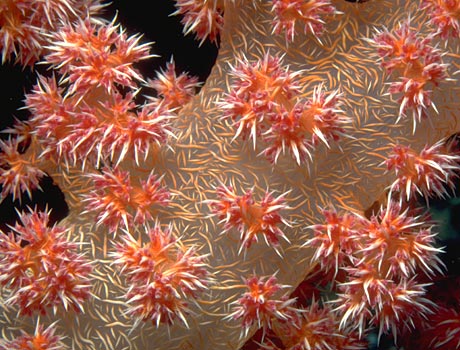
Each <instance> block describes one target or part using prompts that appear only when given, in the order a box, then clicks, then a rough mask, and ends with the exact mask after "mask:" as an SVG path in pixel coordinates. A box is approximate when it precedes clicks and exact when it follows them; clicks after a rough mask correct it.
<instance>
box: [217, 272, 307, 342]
mask: <svg viewBox="0 0 460 350" xmlns="http://www.w3.org/2000/svg"><path fill="white" fill-rule="evenodd" d="M244 283H245V288H246V289H247V291H246V292H245V293H243V295H242V296H241V297H240V298H239V299H238V300H236V301H235V302H234V303H233V311H232V313H230V314H229V315H228V316H226V318H227V319H231V318H233V319H236V320H241V326H242V328H241V337H246V336H247V334H248V332H249V331H250V330H251V328H252V326H254V325H257V327H258V328H261V327H263V329H264V331H266V330H269V329H272V324H273V322H275V321H278V322H294V321H296V320H297V318H298V314H297V310H296V308H295V307H294V306H293V304H294V303H295V299H290V298H289V297H288V295H287V294H281V295H280V291H281V290H282V289H283V288H286V287H287V286H283V285H281V284H279V283H278V281H277V279H276V277H275V276H270V277H259V276H251V277H249V278H247V279H246V280H244Z"/></svg>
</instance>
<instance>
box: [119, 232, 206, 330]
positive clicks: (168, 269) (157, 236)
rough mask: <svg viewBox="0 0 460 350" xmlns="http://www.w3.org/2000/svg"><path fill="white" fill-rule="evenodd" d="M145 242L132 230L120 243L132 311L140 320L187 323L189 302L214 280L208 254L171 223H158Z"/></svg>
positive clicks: (127, 293)
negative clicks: (184, 239) (188, 242)
mask: <svg viewBox="0 0 460 350" xmlns="http://www.w3.org/2000/svg"><path fill="white" fill-rule="evenodd" d="M147 234H148V236H149V242H147V243H145V244H142V242H141V240H136V239H135V238H134V237H132V236H131V235H130V234H129V233H128V232H126V233H125V234H124V235H123V238H122V242H121V243H118V244H117V245H116V252H115V253H114V254H113V256H114V258H115V262H114V263H115V264H116V265H118V266H119V268H120V272H121V273H122V274H124V275H125V276H126V284H127V292H126V295H125V298H126V301H127V303H128V305H129V306H128V310H127V311H128V313H129V314H130V315H132V316H134V317H136V318H137V321H136V322H137V323H138V322H140V321H152V322H153V324H155V325H156V326H157V327H158V326H159V325H160V324H161V323H165V324H172V323H173V322H174V321H175V319H176V318H179V319H180V320H181V321H182V322H183V323H184V324H185V325H187V319H186V315H187V314H188V313H189V309H188V305H189V304H190V303H191V302H194V301H195V300H196V298H197V297H198V295H199V294H200V293H201V292H202V291H204V290H205V289H206V288H207V286H208V285H209V283H210V279H209V275H208V272H207V269H206V264H205V256H200V255H197V253H196V250H195V248H194V247H186V246H184V245H183V244H182V243H181V242H180V241H179V240H178V239H177V238H176V237H174V235H173V233H172V231H171V227H169V228H166V229H165V230H162V229H161V227H160V226H159V224H155V226H154V227H153V228H152V229H149V230H148V232H147Z"/></svg>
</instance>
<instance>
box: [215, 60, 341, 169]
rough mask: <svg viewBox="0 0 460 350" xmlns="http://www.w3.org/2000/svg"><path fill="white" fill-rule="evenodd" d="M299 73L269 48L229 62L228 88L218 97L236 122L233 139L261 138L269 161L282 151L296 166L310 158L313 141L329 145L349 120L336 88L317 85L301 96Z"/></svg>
mask: <svg viewBox="0 0 460 350" xmlns="http://www.w3.org/2000/svg"><path fill="white" fill-rule="evenodd" d="M301 73H302V72H293V71H290V70H289V68H288V67H283V66H282V60H281V58H280V57H279V56H271V55H270V54H269V53H266V54H265V55H264V57H263V58H262V59H259V60H258V61H256V62H249V61H248V60H247V59H246V58H244V59H243V60H239V62H238V65H237V66H235V67H232V73H231V74H232V75H233V77H234V79H233V82H232V84H231V86H230V93H229V94H228V95H227V96H226V97H225V98H224V100H222V101H221V102H220V105H221V106H222V108H223V109H224V110H225V117H230V118H232V119H233V120H234V122H235V123H234V125H235V127H236V129H237V130H236V133H235V137H234V138H237V137H238V136H240V135H241V136H242V137H243V138H245V137H247V136H248V135H249V137H250V138H251V139H252V142H253V146H254V148H255V147H256V140H257V139H258V138H259V139H260V138H261V139H262V140H263V142H264V143H265V144H267V145H268V146H267V147H266V148H265V150H264V151H263V153H264V154H265V156H266V157H267V158H268V159H269V160H270V161H271V162H272V163H276V162H277V160H278V157H279V155H280V154H281V153H284V152H285V151H286V150H288V151H289V152H290V153H291V155H292V157H293V158H294V159H295V160H296V162H297V164H299V165H300V164H301V163H306V162H308V161H309V160H312V151H313V150H314V149H315V146H317V144H318V143H320V142H323V143H324V144H325V145H326V146H327V147H329V143H328V142H329V141H331V140H333V141H337V140H338V139H339V137H340V136H341V135H343V133H344V131H345V130H344V128H343V127H344V125H346V124H347V123H348V122H349V119H348V118H347V117H344V116H342V115H341V113H342V111H341V110H340V109H339V106H340V104H341V101H340V93H339V92H338V90H335V91H331V92H329V93H327V92H325V91H324V87H323V85H322V84H319V85H317V86H316V87H315V88H314V90H313V94H312V97H311V98H310V99H308V100H307V99H303V98H300V97H299V95H300V91H301V87H300V81H299V80H298V75H299V74H301Z"/></svg>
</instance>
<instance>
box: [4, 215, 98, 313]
mask: <svg viewBox="0 0 460 350" xmlns="http://www.w3.org/2000/svg"><path fill="white" fill-rule="evenodd" d="M48 224H49V213H47V212H41V213H36V212H33V211H32V210H31V212H30V213H21V216H20V223H17V224H16V225H15V226H14V227H13V228H12V231H11V232H9V233H4V232H1V231H0V284H1V285H2V286H5V287H7V289H6V290H7V291H8V294H9V295H8V297H7V298H6V300H5V303H6V305H8V306H15V307H18V309H19V313H20V314H21V315H32V314H33V313H34V312H37V311H38V312H40V313H42V314H46V313H47V309H48V308H53V310H54V312H55V313H56V312H57V311H58V310H59V308H61V307H64V309H65V310H68V309H72V310H75V311H83V303H84V301H85V300H87V299H88V298H89V297H90V296H91V294H90V289H91V282H90V278H89V274H90V272H91V271H92V267H91V264H90V262H89V261H88V260H87V259H86V258H85V256H84V255H83V254H81V253H79V252H78V249H79V247H78V244H77V243H74V242H72V241H69V240H68V239H67V237H66V235H67V229H66V228H63V227H60V226H54V227H48Z"/></svg>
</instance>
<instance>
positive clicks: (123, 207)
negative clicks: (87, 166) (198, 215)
mask: <svg viewBox="0 0 460 350" xmlns="http://www.w3.org/2000/svg"><path fill="white" fill-rule="evenodd" d="M89 177H90V178H91V179H92V180H93V183H94V190H93V191H91V192H90V193H89V194H88V195H87V197H86V199H85V200H86V201H87V203H88V207H87V211H88V212H95V213H97V224H98V225H100V224H104V225H106V226H107V227H108V229H109V231H110V232H112V233H114V232H116V231H117V229H118V227H119V226H120V224H123V225H124V227H125V229H127V230H129V228H130V227H133V225H134V224H140V225H143V224H145V223H146V222H148V221H149V220H152V219H153V217H152V213H151V207H152V206H153V205H155V204H158V205H163V206H164V205H167V204H168V203H169V198H170V193H169V191H168V190H167V189H166V188H164V187H162V186H161V179H158V178H157V176H156V175H155V174H153V173H150V174H149V176H148V177H147V179H146V180H141V181H140V184H139V185H137V186H136V185H135V184H132V183H131V177H130V174H129V172H128V171H123V170H120V169H118V168H116V169H113V170H110V169H104V170H103V172H102V174H90V175H89Z"/></svg>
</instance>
